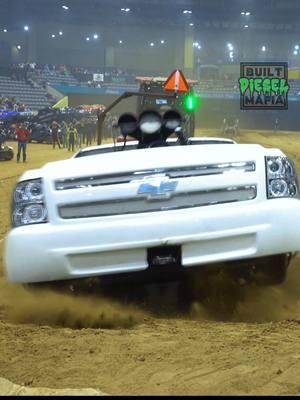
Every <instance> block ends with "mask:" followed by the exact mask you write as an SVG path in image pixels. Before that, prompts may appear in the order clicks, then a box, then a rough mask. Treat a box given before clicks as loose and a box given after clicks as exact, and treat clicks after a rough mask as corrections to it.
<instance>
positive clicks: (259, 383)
mask: <svg viewBox="0 0 300 400" xmlns="http://www.w3.org/2000/svg"><path fill="white" fill-rule="evenodd" d="M198 133H199V134H201V136H220V134H218V133H214V132H213V131H202V132H198ZM236 140H237V141H238V142H240V143H261V144H263V145H265V146H268V147H279V148H281V149H283V150H284V152H285V153H286V154H287V155H288V156H290V157H291V158H292V159H294V160H295V161H296V163H297V167H298V171H299V172H300V132H299V133H296V132H278V133H276V134H273V133H272V132H271V133H270V132H263V131H243V132H242V133H241V134H240V136H239V137H237V138H236ZM13 145H14V146H15V144H13ZM28 156H29V157H28V163H27V164H22V163H20V164H17V163H16V161H15V160H14V161H11V162H6V163H4V162H3V163H1V164H0V221H1V225H0V348H1V352H0V376H1V377H2V378H5V379H8V380H9V381H11V382H13V383H14V384H18V385H22V386H26V387H29V388H40V387H43V388H52V389H63V388H70V389H81V388H94V389H97V390H100V391H102V392H104V393H109V394H125V395H126V394H134V395H141V394H175V395H176V394H185V395H191V394H209V395H212V394H221V395H228V394H300V379H299V376H300V340H299V338H300V292H299V285H300V268H298V267H300V259H298V258H296V259H295V260H294V262H293V265H292V266H291V267H290V271H289V275H288V279H287V281H286V282H285V283H284V284H283V285H282V286H280V287H269V288H264V289H263V288H257V287H248V288H247V289H245V292H244V294H243V300H240V298H236V299H232V297H234V296H235V294H234V292H229V291H227V292H226V290H225V292H224V293H227V296H228V298H227V300H230V301H232V300H234V301H235V302H236V309H235V312H234V314H233V315H232V316H231V317H230V319H228V320H224V318H223V319H222V320H220V318H219V317H218V318H217V317H216V315H215V314H214V312H213V311H210V310H209V309H207V308H204V307H203V305H201V304H199V303H197V302H195V303H194V304H193V306H192V308H191V310H190V313H187V314H182V313H179V312H178V313H177V312H176V310H175V311H174V309H173V311H172V312H170V313H168V310H169V308H166V309H164V308H163V307H162V306H161V305H162V304H164V302H165V299H166V296H168V293H169V291H172V287H169V288H167V292H166V291H165V290H164V289H166V288H164V289H163V288H160V290H157V291H156V294H155V291H154V292H152V293H151V296H152V300H151V301H153V304H152V306H153V305H154V307H151V311H150V309H149V310H148V309H147V308H145V307H143V308H141V307H139V306H138V305H135V306H130V307H129V306H124V305H120V304H118V303H116V302H112V301H108V300H106V299H104V298H103V297H102V296H101V294H99V295H98V296H93V297H87V296H75V297H74V296H71V295H69V294H58V293H55V292H47V291H44V290H43V291H41V292H36V291H34V292H30V291H27V290H25V289H23V288H22V287H19V286H17V285H10V284H8V283H7V282H6V280H5V277H4V275H3V263H2V251H3V238H4V236H5V233H6V232H7V231H8V229H9V213H10V199H11V192H12V189H13V186H14V184H15V182H16V180H17V178H18V176H19V175H20V174H21V173H22V172H23V171H24V170H25V169H32V168H37V167H39V166H41V165H43V164H44V163H45V162H48V161H52V160H58V159H62V158H68V157H69V156H70V153H68V152H67V151H66V150H58V149H57V150H53V149H52V147H51V146H49V145H38V144H31V145H29V149H28ZM217 284H219V285H220V282H218V283H217ZM226 284H227V283H226V281H224V282H222V283H221V285H222V287H223V289H224V287H226ZM153 293H154V294H153ZM229 297H231V298H230V299H229ZM225 301H226V299H225ZM171 306H172V304H171V305H170V307H171ZM99 314H102V318H101V321H100V322H99ZM3 382H4V383H3ZM8 387H9V385H7V381H4V380H1V379H0V393H1V394H4V393H5V391H9V390H11V391H13V389H7V388H8ZM34 393H35V394H36V393H39V394H45V393H49V390H48V391H47V390H46V391H45V389H43V390H42V389H38V390H37V391H35V392H34ZM53 393H54V392H51V394H53ZM69 393H70V392H69ZM76 393H80V391H78V392H76ZM59 394H61V392H60V393H59ZM90 394H95V393H94V392H90Z"/></svg>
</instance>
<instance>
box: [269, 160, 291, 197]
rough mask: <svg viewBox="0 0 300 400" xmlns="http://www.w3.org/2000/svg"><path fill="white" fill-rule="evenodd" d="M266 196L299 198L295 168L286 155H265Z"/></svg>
mask: <svg viewBox="0 0 300 400" xmlns="http://www.w3.org/2000/svg"><path fill="white" fill-rule="evenodd" d="M266 171H267V197H268V199H276V198H282V197H296V198H299V186H298V178H297V173H296V168H295V166H294V163H293V161H291V160H289V159H288V158H287V157H266Z"/></svg>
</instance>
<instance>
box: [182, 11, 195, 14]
mask: <svg viewBox="0 0 300 400" xmlns="http://www.w3.org/2000/svg"><path fill="white" fill-rule="evenodd" d="M192 13H193V11H192V10H183V14H192Z"/></svg>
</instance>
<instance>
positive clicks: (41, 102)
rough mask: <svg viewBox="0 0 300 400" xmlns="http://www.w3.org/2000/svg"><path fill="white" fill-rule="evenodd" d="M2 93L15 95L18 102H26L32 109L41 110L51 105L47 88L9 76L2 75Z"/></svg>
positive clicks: (0, 89)
mask: <svg viewBox="0 0 300 400" xmlns="http://www.w3.org/2000/svg"><path fill="white" fill-rule="evenodd" d="M0 94H1V95H3V96H8V97H13V98H14V99H15V100H16V102H18V103H22V104H25V105H26V106H27V107H28V108H30V109H31V110H39V109H41V108H44V107H48V106H49V105H50V101H49V100H48V99H47V97H46V96H47V92H46V90H44V89H43V88H41V87H33V86H32V85H30V84H29V83H26V82H25V81H16V80H13V79H11V78H9V77H7V76H0Z"/></svg>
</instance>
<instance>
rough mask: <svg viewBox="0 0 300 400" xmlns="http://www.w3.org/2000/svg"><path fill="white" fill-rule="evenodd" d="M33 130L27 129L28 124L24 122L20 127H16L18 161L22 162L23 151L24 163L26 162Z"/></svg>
mask: <svg viewBox="0 0 300 400" xmlns="http://www.w3.org/2000/svg"><path fill="white" fill-rule="evenodd" d="M30 134H31V130H29V129H27V127H26V125H25V124H24V123H22V124H21V125H20V127H19V128H18V129H16V136H17V141H18V154H17V162H18V163H19V162H20V157H21V152H23V163H25V162H26V148H27V143H28V140H29V135H30Z"/></svg>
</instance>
